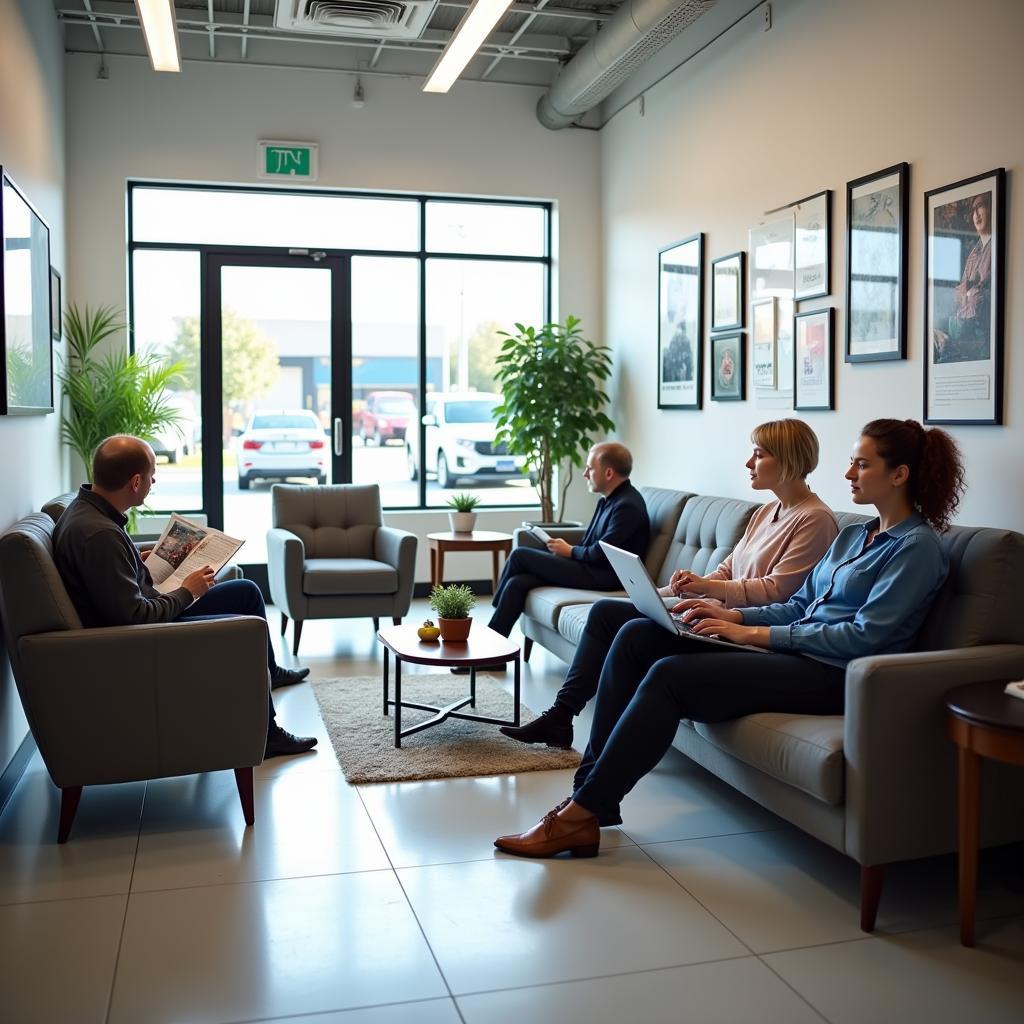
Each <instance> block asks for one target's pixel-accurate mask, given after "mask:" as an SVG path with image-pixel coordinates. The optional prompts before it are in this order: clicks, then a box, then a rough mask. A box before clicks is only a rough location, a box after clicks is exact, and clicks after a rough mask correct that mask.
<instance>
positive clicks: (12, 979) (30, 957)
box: [0, 896, 141, 1024]
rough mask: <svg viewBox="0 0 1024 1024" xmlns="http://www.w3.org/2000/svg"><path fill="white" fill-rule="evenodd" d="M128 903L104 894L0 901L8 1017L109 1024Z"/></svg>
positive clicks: (0, 986)
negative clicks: (13, 902)
mask: <svg viewBox="0 0 1024 1024" xmlns="http://www.w3.org/2000/svg"><path fill="white" fill-rule="evenodd" d="M126 901H127V897H126V896H101V897H97V898H94V899H82V900H61V901H58V902H53V903H23V904H19V905H14V906H9V907H0V1018H2V1019H3V1020H5V1021H10V1022H11V1024H15V1022H17V1024H69V1022H71V1021H73V1022H74V1024H103V1021H105V1020H106V1013H107V1001H108V999H109V997H110V983H111V980H112V978H113V976H114V963H115V961H116V959H117V947H118V942H119V940H120V938H121V925H122V922H123V921H124V908H125V903H126ZM140 1019H141V1018H140Z"/></svg>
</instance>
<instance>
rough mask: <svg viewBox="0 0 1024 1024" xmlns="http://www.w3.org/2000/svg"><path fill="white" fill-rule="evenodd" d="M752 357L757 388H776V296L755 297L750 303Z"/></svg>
mask: <svg viewBox="0 0 1024 1024" xmlns="http://www.w3.org/2000/svg"><path fill="white" fill-rule="evenodd" d="M750 322H751V359H752V361H753V364H754V375H753V385H754V387H755V388H774V387H775V384H776V376H775V368H776V358H775V355H776V353H775V296H774V295H772V296H769V297H768V298H767V299H755V300H754V301H753V302H752V303H751V304H750Z"/></svg>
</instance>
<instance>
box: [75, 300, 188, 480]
mask: <svg viewBox="0 0 1024 1024" xmlns="http://www.w3.org/2000/svg"><path fill="white" fill-rule="evenodd" d="M124 326H125V325H124V323H123V321H122V317H121V314H120V313H119V312H118V311H117V310H115V309H114V308H113V307H111V306H101V307H99V308H98V309H91V308H90V307H89V306H84V307H82V308H81V309H79V308H78V307H77V306H75V305H71V306H69V307H68V310H67V312H66V313H65V315H64V333H65V336H66V337H67V340H68V353H67V359H66V361H65V364H64V367H63V369H62V370H61V371H60V372H59V373H58V374H57V379H58V380H59V381H60V383H61V387H62V388H63V389H64V398H65V402H64V405H63V407H62V410H61V417H60V435H61V440H62V441H63V442H64V443H65V444H66V445H67V446H68V447H69V448H70V449H71V450H72V451H74V452H75V453H76V454H77V455H78V456H79V458H80V459H81V460H82V462H83V464H84V465H85V472H86V476H87V477H88V479H89V480H90V481H91V480H92V455H93V452H94V451H95V450H96V446H97V445H98V444H99V443H100V442H101V441H102V440H103V439H104V438H106V437H110V436H111V435H112V434H134V435H135V436H136V437H141V438H143V440H146V441H152V440H154V439H155V438H156V437H157V436H158V435H159V434H160V433H161V432H163V431H165V430H166V429H167V428H171V429H179V425H180V423H181V415H180V413H179V412H178V410H177V409H176V408H175V407H174V406H173V405H172V404H171V403H170V401H169V398H168V393H169V388H170V386H171V385H172V384H173V383H174V382H175V381H176V380H177V379H178V378H179V377H180V376H181V375H182V373H183V371H184V369H185V367H184V365H183V364H182V363H170V364H166V363H165V362H164V361H163V360H162V359H160V358H159V357H158V356H149V355H140V354H138V353H134V352H133V353H128V352H126V351H124V350H123V349H120V348H118V349H115V350H113V351H109V352H106V353H105V354H103V355H101V354H99V352H97V348H98V347H99V346H100V345H101V344H102V342H104V341H106V339H108V338H110V337H111V336H113V335H114V334H116V333H117V332H118V331H120V330H122V329H123V327H124Z"/></svg>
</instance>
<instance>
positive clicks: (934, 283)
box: [924, 167, 1006, 423]
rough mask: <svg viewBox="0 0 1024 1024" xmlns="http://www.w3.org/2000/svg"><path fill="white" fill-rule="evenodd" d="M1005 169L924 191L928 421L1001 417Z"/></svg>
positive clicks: (977, 420) (1000, 419)
mask: <svg viewBox="0 0 1024 1024" xmlns="http://www.w3.org/2000/svg"><path fill="white" fill-rule="evenodd" d="M1005 196H1006V171H1005V170H1004V169H1003V168H1002V167H1000V168H998V169H997V170H994V171H987V172H986V173H985V174H979V175H977V176H976V177H974V178H967V179H965V180H964V181H958V182H956V184H954V185H946V186H945V187H943V188H936V189H932V191H931V192H926V193H925V195H924V223H925V255H924V295H925V303H924V318H925V325H924V339H925V340H924V351H925V360H924V417H925V422H926V423H1002V422H1003V301H1004V300H1003V284H1004V281H1005V280H1006V200H1005Z"/></svg>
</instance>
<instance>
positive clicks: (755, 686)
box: [495, 419, 964, 857]
mask: <svg viewBox="0 0 1024 1024" xmlns="http://www.w3.org/2000/svg"><path fill="white" fill-rule="evenodd" d="M846 479H847V480H848V481H849V483H850V491H851V495H852V499H853V502H854V504H856V505H873V506H874V508H875V510H876V512H877V513H878V514H877V516H876V518H874V519H872V520H870V521H869V522H867V523H865V524H863V525H859V524H858V525H853V526H848V527H846V529H844V530H842V531H841V532H840V533H839V536H838V537H837V538H836V539H835V541H834V543H833V544H832V546H831V547H830V548H829V550H828V551H827V552H826V553H825V556H824V557H823V558H822V559H821V561H820V562H818V564H817V565H816V566H815V567H814V569H813V570H812V571H811V574H810V576H808V578H807V581H806V582H805V583H804V585H803V586H802V587H801V588H800V590H798V591H797V592H796V594H794V595H793V597H791V598H790V599H789V600H788V601H784V602H778V603H775V604H769V605H765V606H762V607H748V608H723V607H722V606H721V605H717V604H698V605H697V606H696V607H693V608H691V609H690V610H689V611H688V612H687V613H686V617H687V618H689V619H690V620H691V622H692V624H693V626H694V628H695V630H696V631H697V632H698V633H702V634H705V635H713V636H718V637H721V638H724V639H726V640H731V641H734V642H735V643H738V644H749V645H753V646H755V647H761V648H764V649H765V650H767V651H772V652H773V654H772V655H771V656H770V657H761V656H758V655H757V654H752V653H750V652H747V651H740V650H737V651H730V650H728V649H725V648H721V647H718V646H711V645H705V644H702V643H701V642H700V641H698V640H691V641H689V643H690V644H691V645H692V646H693V650H691V651H687V652H686V654H685V655H681V654H680V653H679V646H678V645H679V643H680V638H678V637H676V636H675V635H674V634H671V633H669V632H668V631H667V630H665V629H662V627H660V626H658V625H657V624H655V623H653V622H651V621H650V620H635V621H632V622H629V623H627V624H626V625H625V626H624V627H623V628H622V629H621V630H620V631H619V633H618V635H617V636H616V638H615V641H614V643H613V644H612V647H611V650H610V651H609V653H608V657H607V659H606V661H605V664H604V669H603V670H602V673H601V679H600V683H599V685H598V693H597V706H596V708H595V711H594V723H593V727H592V729H591V733H590V743H589V744H588V746H587V750H586V753H585V754H584V756H583V762H582V763H581V765H580V767H579V770H578V771H577V773H576V778H575V780H574V786H573V793H572V796H571V797H569V798H568V799H566V800H564V801H563V802H562V803H561V804H560V805H559V806H558V807H556V808H555V809H554V810H553V811H550V812H549V813H548V814H546V815H545V816H544V818H543V819H542V821H541V822H540V823H539V824H537V825H535V826H534V827H533V828H531V829H530V830H529V831H527V832H524V833H522V834H520V835H510V836H502V837H500V838H499V839H496V840H495V846H497V847H498V849H500V850H503V851H505V852H507V853H514V854H518V855H520V856H525V857H552V856H554V855H555V854H558V853H562V852H563V851H566V850H568V851H569V852H570V853H572V854H573V855H574V856H581V857H593V856H596V854H597V852H598V847H599V845H600V840H601V833H600V829H601V828H602V827H603V826H608V825H618V824H620V823H621V821H622V818H621V817H620V814H619V805H620V803H621V801H622V799H623V797H624V796H625V795H626V794H627V793H628V792H629V791H630V790H631V789H632V788H633V787H634V786H635V785H636V784H637V782H639V781H640V779H642V778H643V777H644V775H646V774H647V773H648V772H649V771H650V770H651V769H652V768H654V766H655V765H656V764H657V763H658V762H659V761H660V760H661V758H662V757H663V756H664V755H665V753H666V751H667V750H668V748H669V746H670V745H671V743H672V739H673V737H674V736H675V733H676V727H677V726H678V724H679V720H680V719H683V718H688V719H691V720H693V721H696V722H723V721H729V720H730V719H734V718H740V717H742V716H744V715H752V714H756V713H758V712H765V711H781V712H788V713H792V714H809V715H835V714H841V713H842V711H843V698H844V689H845V681H846V665H847V663H848V662H849V661H851V660H852V659H853V658H860V657H864V656H865V655H875V654H895V653H899V652H901V651H906V650H908V649H909V648H910V646H911V644H912V643H913V640H914V637H915V635H916V634H917V632H918V630H919V629H920V627H921V624H922V622H923V621H924V617H925V615H926V614H927V612H928V608H929V606H930V604H931V602H932V599H933V598H934V597H935V595H936V593H937V592H938V590H939V588H940V587H941V586H942V583H943V581H944V580H945V578H946V574H947V572H948V570H949V562H948V559H947V557H946V553H945V550H944V548H943V546H942V543H941V541H940V540H939V536H938V534H939V532H943V531H945V530H946V529H948V527H949V521H950V519H951V517H952V516H953V514H954V512H955V511H956V508H957V506H958V505H959V502H960V496H961V494H962V493H963V490H964V470H963V462H962V460H961V457H960V452H959V449H958V448H957V446H956V443H955V442H954V441H953V439H952V438H951V437H950V436H949V435H948V434H947V433H945V432H944V431H942V430H938V429H932V430H925V429H924V428H923V427H922V426H921V425H920V424H919V423H917V422H916V421H914V420H889V419H884V420H872V421H871V422H870V423H868V424H867V425H866V426H865V427H864V429H863V430H862V431H861V435H860V437H859V438H858V440H857V443H856V444H855V445H854V447H853V453H852V457H851V459H850V468H849V469H848V470H847V472H846Z"/></svg>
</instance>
